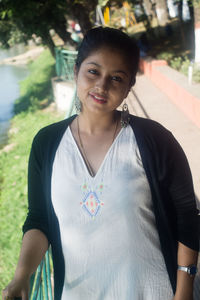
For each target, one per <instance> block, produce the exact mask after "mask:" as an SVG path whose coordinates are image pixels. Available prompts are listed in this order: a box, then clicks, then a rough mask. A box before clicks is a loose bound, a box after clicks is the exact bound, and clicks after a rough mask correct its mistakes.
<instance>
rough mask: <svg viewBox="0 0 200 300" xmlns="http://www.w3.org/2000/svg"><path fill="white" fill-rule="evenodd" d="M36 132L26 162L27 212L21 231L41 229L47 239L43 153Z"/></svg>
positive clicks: (38, 135)
mask: <svg viewBox="0 0 200 300" xmlns="http://www.w3.org/2000/svg"><path fill="white" fill-rule="evenodd" d="M42 152H43V151H42V147H41V143H40V134H39V133H38V134H37V135H36V136H35V138H34V140H33V143H32V148H31V152H30V156H29V164H28V214H27V217H26V220H25V223H24V225H23V228H22V230H23V233H25V232H27V231H28V230H31V229H39V230H41V231H42V232H43V233H44V234H45V235H46V237H47V239H48V240H49V232H48V217H47V206H46V202H45V194H44V183H43V176H42V162H43V153H42Z"/></svg>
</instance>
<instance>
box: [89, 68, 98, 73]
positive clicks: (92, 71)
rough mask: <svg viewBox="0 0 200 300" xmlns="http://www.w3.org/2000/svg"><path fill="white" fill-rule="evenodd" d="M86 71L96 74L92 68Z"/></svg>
mask: <svg viewBox="0 0 200 300" xmlns="http://www.w3.org/2000/svg"><path fill="white" fill-rule="evenodd" d="M88 72H89V73H90V74H97V70H94V69H91V70H88Z"/></svg>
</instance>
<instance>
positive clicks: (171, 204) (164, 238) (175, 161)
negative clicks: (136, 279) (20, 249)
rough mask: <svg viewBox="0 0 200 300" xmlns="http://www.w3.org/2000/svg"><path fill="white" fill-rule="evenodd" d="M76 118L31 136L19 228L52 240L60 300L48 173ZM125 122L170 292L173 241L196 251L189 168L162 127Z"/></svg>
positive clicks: (60, 267)
mask: <svg viewBox="0 0 200 300" xmlns="http://www.w3.org/2000/svg"><path fill="white" fill-rule="evenodd" d="M75 117H76V115H75V116H72V117H70V118H69V119H67V120H64V121H61V122H58V123H55V124H52V125H49V126H47V127H45V128H43V129H41V130H40V131H39V132H38V134H37V135H36V136H35V138H34V140H33V144H32V149H31V153H30V158H29V171H28V200H29V207H28V209H29V211H28V215H27V218H26V221H25V223H24V226H23V232H24V233H25V232H26V231H28V230H30V229H39V230H41V231H42V232H43V233H44V234H45V235H46V236H47V238H48V241H49V243H50V244H51V247H52V255H53V263H54V295H55V300H60V299H61V295H62V289H63V284H64V276H65V266H64V257H63V253H62V247H61V239H60V229H59V223H58V219H57V217H56V215H55V212H54V208H53V205H52V201H51V175H52V166H53V161H54V157H55V154H56V150H57V148H58V145H59V143H60V141H61V138H62V136H63V134H64V132H65V130H66V129H67V127H68V126H69V124H70V123H71V122H72V121H73V119H74V118H75ZM130 125H131V127H132V129H133V131H134V134H135V137H136V140H137V144H138V147H139V151H140V155H141V158H142V162H143V166H144V170H145V172H146V175H147V179H148V182H149V185H150V189H151V194H152V201H153V207H154V213H155V219H156V225H157V230H158V234H159V238H160V243H161V249H162V253H163V256H164V259H165V263H166V267H167V271H168V274H169V278H170V282H171V285H172V289H173V291H174V293H175V290H176V273H177V245H178V241H180V242H182V243H183V244H184V245H186V246H188V247H189V248H191V249H194V250H197V251H198V246H199V241H198V238H199V234H198V210H197V208H196V201H195V195H194V190H193V183H192V177H191V172H190V169H189V165H188V162H187V159H186V157H185V154H184V152H183V150H182V148H181V147H180V145H179V144H178V142H177V141H176V140H175V138H174V137H173V135H172V134H171V133H170V132H169V131H168V130H167V129H165V128H164V127H163V126H162V125H160V124H159V123H157V122H155V121H152V120H148V119H143V118H139V117H135V116H131V119H130Z"/></svg>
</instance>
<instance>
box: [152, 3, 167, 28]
mask: <svg viewBox="0 0 200 300" xmlns="http://www.w3.org/2000/svg"><path fill="white" fill-rule="evenodd" d="M155 3H156V12H157V17H158V23H159V25H160V26H166V25H167V23H168V21H169V12H168V8H167V2H166V0H156V1H155Z"/></svg>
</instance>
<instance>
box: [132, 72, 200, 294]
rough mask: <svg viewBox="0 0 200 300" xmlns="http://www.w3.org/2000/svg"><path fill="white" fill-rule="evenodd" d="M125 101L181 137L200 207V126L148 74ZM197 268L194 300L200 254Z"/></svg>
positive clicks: (137, 112) (198, 285) (198, 284)
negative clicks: (156, 85) (153, 82)
mask: <svg viewBox="0 0 200 300" xmlns="http://www.w3.org/2000/svg"><path fill="white" fill-rule="evenodd" d="M126 102H127V104H128V106H129V111H130V113H132V114H134V115H137V116H141V117H144V118H150V119H153V120H156V121H157V122H159V123H161V124H162V125H163V126H165V127H166V128H167V129H169V130H170V131H171V132H172V133H173V135H174V136H175V138H176V139H177V140H178V142H179V143H180V145H181V146H182V148H183V150H184V152H185V154H186V156H187V158H188V161H189V164H190V168H191V171H192V175H193V181H194V187H195V193H196V196H197V206H198V208H199V209H200V128H198V127H197V126H196V125H195V124H194V123H193V122H192V121H190V120H189V119H188V118H187V117H186V116H185V115H184V113H183V112H182V111H180V109H179V108H178V107H177V106H176V105H175V104H174V103H172V102H171V100H170V99H169V98H168V97H167V96H166V95H165V94H163V93H162V92H161V91H160V90H159V89H158V88H157V87H155V85H154V84H152V82H151V81H150V79H148V78H147V77H146V76H145V75H139V76H138V77H137V82H136V85H135V86H134V87H133V89H132V90H131V92H130V93H129V95H128V98H127V99H126ZM198 270H199V271H198V274H197V275H196V277H195V283H194V300H199V299H200V254H199V259H198Z"/></svg>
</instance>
